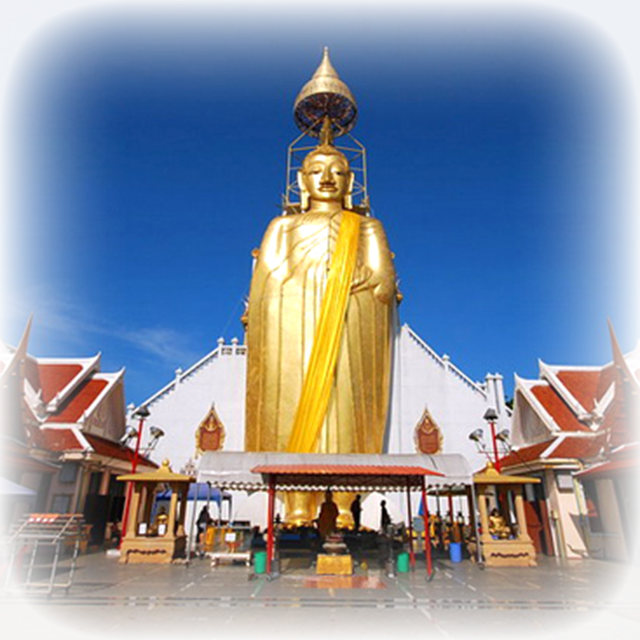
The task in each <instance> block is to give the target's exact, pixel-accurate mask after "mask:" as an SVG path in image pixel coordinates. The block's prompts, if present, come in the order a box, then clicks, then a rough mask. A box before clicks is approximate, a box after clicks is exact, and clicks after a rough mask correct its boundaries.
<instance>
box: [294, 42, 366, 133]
mask: <svg viewBox="0 0 640 640" xmlns="http://www.w3.org/2000/svg"><path fill="white" fill-rule="evenodd" d="M357 115H358V108H357V106H356V101H355V99H354V97H353V95H352V94H351V91H350V90H349V87H347V85H346V84H345V83H344V82H343V81H342V80H341V79H340V76H338V73H337V72H336V70H335V69H334V68H333V65H332V64H331V60H330V59H329V47H324V50H323V54H322V61H321V62H320V66H319V67H318V68H317V69H316V71H315V73H314V74H313V76H312V77H311V80H309V82H307V84H305V85H304V87H302V91H300V93H299V94H298V97H297V98H296V101H295V103H294V107H293V116H294V119H295V122H296V124H297V125H298V127H299V128H300V129H301V130H302V131H304V132H306V133H308V134H309V135H311V136H314V137H317V136H319V135H320V131H321V128H322V126H323V123H324V121H325V119H326V118H328V120H329V123H330V124H331V129H332V132H333V135H335V136H341V135H344V134H345V133H347V132H348V131H351V129H352V128H353V127H354V125H355V123H356V117H357Z"/></svg>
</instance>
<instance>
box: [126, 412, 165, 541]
mask: <svg viewBox="0 0 640 640" xmlns="http://www.w3.org/2000/svg"><path fill="white" fill-rule="evenodd" d="M150 415H151V412H150V411H149V409H147V407H146V406H145V405H142V406H141V407H140V408H139V409H138V410H137V411H136V412H135V413H134V414H133V417H134V418H138V433H137V435H136V448H135V451H134V452H133V458H132V459H131V473H132V474H133V473H135V472H136V469H137V468H138V460H139V457H140V441H141V440H142V427H144V421H145V420H146V419H147V418H148V417H149V416H150ZM127 428H129V427H127ZM131 435H133V434H131ZM126 436H127V432H126V431H125V437H126ZM152 436H153V434H152ZM156 440H157V438H156ZM132 492H133V483H132V482H128V483H127V496H126V498H125V501H124V513H123V514H122V529H121V531H122V534H121V536H120V544H122V539H123V538H124V536H125V535H126V533H127V522H128V520H129V508H130V505H131V494H132Z"/></svg>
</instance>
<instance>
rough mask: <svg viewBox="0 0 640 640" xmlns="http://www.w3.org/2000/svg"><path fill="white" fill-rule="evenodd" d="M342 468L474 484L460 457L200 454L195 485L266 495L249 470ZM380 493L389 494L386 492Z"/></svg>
mask: <svg viewBox="0 0 640 640" xmlns="http://www.w3.org/2000/svg"><path fill="white" fill-rule="evenodd" d="M323 464H324V465H345V466H380V467H384V466H389V467H392V466H412V467H423V468H426V469H429V470H431V471H436V472H438V473H442V474H444V475H443V476H431V475H427V476H425V483H426V485H427V487H437V488H442V489H445V488H454V487H455V488H460V487H462V486H471V485H472V484H473V474H472V471H471V467H470V465H469V463H468V461H467V460H466V458H465V457H464V456H462V455H460V454H457V453H452V454H440V455H425V454H360V453H353V454H322V453H266V452H247V453H243V452H233V451H215V452H213V451H211V452H207V453H205V454H203V456H202V458H201V459H200V463H199V465H198V475H197V480H198V482H209V483H211V485H212V486H214V487H218V488H220V489H237V490H244V491H266V490H267V484H266V483H265V481H264V479H263V477H262V475H261V474H259V473H252V471H251V470H252V469H254V468H255V467H258V466H266V465H323ZM381 489H382V490H390V489H389V488H386V489H383V488H382V487H381Z"/></svg>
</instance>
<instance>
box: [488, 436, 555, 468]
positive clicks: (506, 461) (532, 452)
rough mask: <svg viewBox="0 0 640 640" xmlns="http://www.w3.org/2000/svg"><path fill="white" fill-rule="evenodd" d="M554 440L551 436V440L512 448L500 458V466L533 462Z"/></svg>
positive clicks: (514, 465)
mask: <svg viewBox="0 0 640 640" xmlns="http://www.w3.org/2000/svg"><path fill="white" fill-rule="evenodd" d="M554 441H555V438H552V439H551V440H545V441H544V442H538V443H537V444H531V445H529V446H526V447H521V448H520V449H514V450H513V451H511V452H510V453H509V454H507V455H506V456H504V458H500V466H501V467H502V468H503V469H504V468H505V467H516V466H518V465H519V464H524V463H526V462H533V461H534V460H537V459H538V458H539V457H540V456H541V455H542V454H543V452H544V451H545V449H547V448H548V447H549V446H551V444H553V442H554Z"/></svg>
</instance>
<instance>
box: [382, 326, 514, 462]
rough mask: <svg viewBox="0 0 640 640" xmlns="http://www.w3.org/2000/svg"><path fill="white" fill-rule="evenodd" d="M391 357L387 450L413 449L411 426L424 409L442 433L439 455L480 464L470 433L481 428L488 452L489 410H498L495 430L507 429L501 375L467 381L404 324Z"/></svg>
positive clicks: (414, 448)
mask: <svg viewBox="0 0 640 640" xmlns="http://www.w3.org/2000/svg"><path fill="white" fill-rule="evenodd" d="M395 357H396V361H395V369H394V378H393V386H392V394H391V407H390V411H391V423H390V432H389V440H388V449H387V451H388V452H389V453H416V450H417V449H416V442H415V429H416V426H417V425H418V422H419V421H420V418H421V417H422V415H423V412H424V410H425V408H426V409H428V410H429V412H430V414H431V416H432V418H433V420H434V421H435V422H436V424H437V425H438V427H439V428H440V430H441V432H442V435H443V450H442V453H461V454H462V455H464V456H465V457H466V458H467V459H468V460H469V463H470V465H471V468H472V469H473V470H478V469H480V468H482V467H483V466H484V465H485V464H486V462H487V458H486V456H485V455H484V454H482V453H479V452H478V449H477V447H476V445H475V443H474V442H473V441H471V440H469V434H470V433H471V432H472V431H473V430H474V429H477V428H481V429H483V431H484V442H485V444H486V445H487V447H489V451H491V437H490V430H489V426H488V425H487V423H486V422H485V421H484V419H483V416H484V413H485V411H486V410H487V409H488V408H493V409H495V410H496V411H497V412H498V415H499V418H498V422H497V424H496V431H500V430H501V429H505V428H509V427H510V417H509V416H508V415H507V410H506V407H505V404H504V392H503V390H502V378H501V376H487V379H486V380H485V382H484V383H474V382H472V381H471V380H469V379H468V378H466V376H464V374H462V373H461V372H460V371H459V370H458V369H457V368H456V367H455V366H454V365H453V364H452V363H451V362H450V361H449V360H448V358H447V357H446V356H442V357H440V356H438V355H437V354H435V352H433V351H432V350H431V349H430V348H429V347H428V346H427V345H426V344H424V343H423V342H422V341H421V340H420V338H419V337H418V336H417V335H416V334H415V333H414V332H413V331H412V330H411V329H410V328H409V327H408V326H406V325H404V326H403V327H402V328H401V330H400V333H399V336H398V339H397V343H396V356H395ZM487 389H488V390H489V392H488V393H487ZM498 401H499V404H497V402H498Z"/></svg>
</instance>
